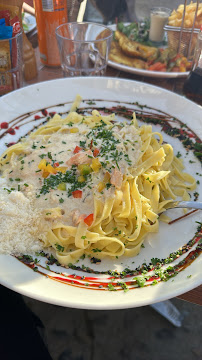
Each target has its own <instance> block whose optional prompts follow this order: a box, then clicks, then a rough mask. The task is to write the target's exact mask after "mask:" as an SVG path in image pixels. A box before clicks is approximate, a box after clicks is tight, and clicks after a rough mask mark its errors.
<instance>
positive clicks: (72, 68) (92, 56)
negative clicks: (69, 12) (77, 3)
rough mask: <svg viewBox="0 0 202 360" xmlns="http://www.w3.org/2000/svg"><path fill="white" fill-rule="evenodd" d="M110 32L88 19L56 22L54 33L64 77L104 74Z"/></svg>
mask: <svg viewBox="0 0 202 360" xmlns="http://www.w3.org/2000/svg"><path fill="white" fill-rule="evenodd" d="M112 35H113V32H112V31H111V30H110V29H109V28H107V27H106V26H104V25H101V24H94V23H90V22H81V23H77V22H72V23H67V24H62V25H60V26H58V27H57V29H56V37H57V42H58V47H59V52H60V60H61V67H62V70H63V74H64V77H67V76H101V75H104V74H105V71H106V67H107V61H108V54H109V50H110V45H111V40H112Z"/></svg>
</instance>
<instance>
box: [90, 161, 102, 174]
mask: <svg viewBox="0 0 202 360" xmlns="http://www.w3.org/2000/svg"><path fill="white" fill-rule="evenodd" d="M101 166H102V165H101V163H100V161H99V159H98V158H96V159H93V160H92V164H91V168H92V169H93V171H94V172H98V171H99V169H100V168H101Z"/></svg>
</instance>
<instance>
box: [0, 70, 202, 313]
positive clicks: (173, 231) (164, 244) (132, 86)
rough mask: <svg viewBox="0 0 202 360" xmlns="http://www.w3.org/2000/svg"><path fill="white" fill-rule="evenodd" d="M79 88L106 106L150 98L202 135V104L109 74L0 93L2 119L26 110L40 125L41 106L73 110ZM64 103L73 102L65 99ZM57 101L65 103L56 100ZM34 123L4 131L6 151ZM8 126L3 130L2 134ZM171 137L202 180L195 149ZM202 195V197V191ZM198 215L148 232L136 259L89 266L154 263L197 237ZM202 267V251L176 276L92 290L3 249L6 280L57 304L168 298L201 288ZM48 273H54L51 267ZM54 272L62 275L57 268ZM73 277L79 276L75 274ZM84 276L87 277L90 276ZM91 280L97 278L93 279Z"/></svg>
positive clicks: (126, 303)
mask: <svg viewBox="0 0 202 360" xmlns="http://www.w3.org/2000/svg"><path fill="white" fill-rule="evenodd" d="M78 93H79V94H80V95H81V96H82V98H83V99H84V100H93V103H94V102H95V101H96V100H97V102H96V104H97V105H100V106H102V107H103V106H105V107H111V106H117V105H120V106H124V105H126V106H127V107H128V108H131V109H133V108H134V107H135V105H132V104H129V103H133V104H134V103H135V102H138V103H139V104H143V105H145V104H146V105H147V106H150V107H152V108H156V109H159V110H160V111H164V112H166V113H168V114H171V116H174V117H176V118H178V119H180V120H181V121H182V122H183V123H185V124H187V126H189V128H191V130H192V131H194V132H195V133H196V134H197V135H198V136H200V137H202V136H201V135H202V130H201V129H202V127H201V110H202V108H201V107H200V106H198V105H196V104H194V103H192V102H191V101H189V100H186V99H185V98H184V97H181V96H179V95H176V94H174V93H172V92H169V91H166V90H163V89H162V88H158V87H155V86H151V85H148V84H143V83H141V82H135V81H129V80H123V79H116V78H105V77H102V78H99V77H91V78H90V77H85V78H67V79H58V80H52V81H48V82H42V83H39V84H35V85H31V86H29V87H25V88H22V89H20V90H17V91H15V92H13V93H10V94H8V95H6V96H3V97H1V98H0V109H1V114H3V116H2V117H1V121H0V122H5V121H8V122H10V123H12V121H13V119H16V118H18V119H20V118H19V117H21V116H22V115H23V114H26V113H29V114H30V115H29V118H31V119H32V120H33V123H34V124H35V125H37V124H38V123H40V122H41V121H43V120H44V119H43V118H42V119H39V120H34V116H35V115H36V114H37V113H38V114H40V115H42V113H41V112H40V111H39V110H40V109H44V108H47V110H48V111H49V112H52V111H60V112H61V111H64V110H68V109H69V108H70V103H71V102H72V101H73V100H74V98H75V96H76V95H77V94H78ZM63 103H67V104H65V105H61V104H63ZM57 104H60V105H59V106H56V105H57ZM82 106H84V107H86V106H88V107H89V106H91V107H94V106H96V105H95V104H92V105H89V104H88V103H87V102H83V103H82V104H81V107H82ZM147 110H148V108H147ZM23 119H24V117H23V116H22V118H21V123H23V121H24V122H26V121H25V120H23ZM33 123H32V126H33ZM18 125H19V124H18ZM30 128H31V123H28V124H27V125H26V124H25V125H24V126H22V128H20V130H18V129H16V134H15V135H14V136H13V135H11V134H7V135H6V136H5V137H3V138H2V139H1V140H0V151H1V152H2V151H3V150H4V149H5V143H9V142H13V141H16V140H17V139H18V138H19V137H20V136H21V135H23V134H25V133H27V132H28V131H29V130H30ZM154 129H157V130H158V131H161V127H160V126H154ZM182 129H184V128H182ZM186 130H187V128H186ZM191 130H188V132H189V133H190V132H191ZM4 131H5V130H0V135H1V134H2V133H3V132H4ZM165 139H166V140H167V141H169V142H170V143H171V144H173V146H174V149H175V153H177V152H178V151H180V153H181V154H182V156H183V158H184V161H185V166H186V168H188V169H187V170H188V171H189V172H190V173H191V174H193V175H194V176H195V177H196V179H197V180H200V179H201V177H200V176H198V175H196V172H201V167H200V163H199V161H198V160H197V159H196V158H195V157H194V155H193V153H192V152H189V153H188V155H187V154H186V153H187V151H186V150H185V148H184V147H183V146H182V144H181V142H180V141H179V140H178V139H177V138H173V137H170V136H168V135H165ZM190 160H191V162H190ZM193 161H194V162H193ZM197 191H198V192H199V189H197ZM199 199H200V200H201V197H199ZM178 211H180V214H181V211H182V210H179V209H178V210H172V212H170V215H171V217H175V216H177V215H178V214H179V213H178ZM196 221H199V222H201V221H202V212H200V211H198V212H196V213H195V214H193V215H191V216H189V217H187V218H185V219H183V220H181V221H179V222H176V223H175V224H173V225H167V224H163V223H161V224H160V231H159V233H158V234H157V235H150V236H149V237H148V238H147V240H146V241H145V248H143V249H142V250H141V252H140V254H139V255H138V256H136V257H135V258H134V259H131V258H121V259H118V260H117V259H116V260H115V261H112V260H105V261H102V263H101V264H100V265H92V264H91V263H90V261H89V259H85V260H84V264H85V266H92V267H93V268H94V269H95V270H103V269H105V270H109V269H110V270H115V269H117V270H121V271H122V270H123V269H124V268H126V267H129V268H134V267H137V266H139V265H141V264H142V263H144V262H146V263H147V264H148V263H149V262H150V260H151V258H154V257H158V258H160V259H162V258H165V257H167V256H168V255H169V254H170V253H171V252H174V251H176V250H178V249H179V248H180V247H181V246H182V245H184V244H186V243H187V242H188V241H189V240H190V239H192V237H193V236H194V233H195V232H196V228H197V226H198V224H196ZM186 255H187V253H186V254H185V256H186ZM41 261H43V259H42V260H41ZM133 261H135V264H133ZM177 261H178V260H177ZM82 263H83V262H82V261H81V264H82ZM201 267H202V256H199V257H198V258H197V259H196V260H195V261H194V262H192V264H191V265H190V266H188V267H187V268H186V269H185V270H183V271H182V272H180V273H179V274H178V275H177V276H176V277H174V278H173V279H170V280H169V281H167V282H161V283H159V284H157V285H155V286H147V287H143V288H135V289H132V290H129V291H128V292H127V293H125V292H124V291H123V290H121V291H107V290H104V291H103V290H102V289H96V290H95V289H94V290H92V289H91V286H89V287H88V286H84V287H76V286H75V284H74V285H73V284H71V286H70V285H67V284H64V283H61V282H58V281H55V280H53V279H51V278H47V277H45V276H42V275H41V274H40V273H38V272H34V271H33V270H32V269H30V268H29V267H27V266H25V265H24V264H23V263H21V262H20V261H19V260H17V259H16V258H14V257H12V256H10V255H0V283H1V284H3V285H5V286H6V287H8V288H10V289H12V290H14V291H16V292H19V293H21V294H24V295H26V296H29V297H31V298H34V299H38V300H41V301H44V302H47V303H51V304H57V305H61V306H68V307H74V308H83V309H121V308H131V307H137V306H143V305H147V304H151V303H155V302H159V301H163V300H165V299H169V298H172V297H175V296H177V295H180V294H182V293H185V292H187V291H189V290H191V289H193V288H195V287H196V286H198V285H200V284H201V283H202V278H201ZM40 269H41V268H40ZM51 269H52V270H56V271H59V272H61V271H64V268H61V267H57V266H55V265H54V266H53V267H51ZM65 272H66V274H67V275H69V274H77V275H78V276H82V275H84V276H89V274H86V273H83V272H81V271H78V270H75V271H73V270H71V269H67V270H65ZM48 274H49V275H50V273H49V272H48ZM51 274H52V275H53V276H56V274H55V273H51ZM190 275H191V276H190ZM90 276H92V277H95V275H93V274H90ZM98 277H99V276H98ZM103 278H104V281H106V278H107V276H106V275H104V276H103ZM72 280H73V281H74V278H72ZM82 281H83V283H85V282H87V280H86V279H85V280H82ZM123 281H125V280H123ZM83 283H82V284H83ZM89 283H91V282H90V281H89Z"/></svg>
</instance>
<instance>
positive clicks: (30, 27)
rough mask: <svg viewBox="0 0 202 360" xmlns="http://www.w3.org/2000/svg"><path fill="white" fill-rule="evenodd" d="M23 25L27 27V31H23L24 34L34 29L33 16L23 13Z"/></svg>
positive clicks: (34, 20) (34, 21) (34, 19)
mask: <svg viewBox="0 0 202 360" xmlns="http://www.w3.org/2000/svg"><path fill="white" fill-rule="evenodd" d="M23 24H26V25H27V26H28V30H25V34H28V33H29V32H30V31H32V30H34V29H35V28H36V18H35V16H33V15H31V14H28V13H27V12H25V13H24V19H23Z"/></svg>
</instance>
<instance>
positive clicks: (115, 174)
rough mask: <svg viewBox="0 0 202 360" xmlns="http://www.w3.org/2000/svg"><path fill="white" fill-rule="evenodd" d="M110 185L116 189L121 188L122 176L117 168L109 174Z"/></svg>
mask: <svg viewBox="0 0 202 360" xmlns="http://www.w3.org/2000/svg"><path fill="white" fill-rule="evenodd" d="M110 181H111V184H112V185H114V186H115V187H116V188H117V189H120V188H121V185H122V181H123V175H122V173H121V171H120V170H119V169H118V168H117V166H116V167H115V168H114V170H113V171H112V174H111V180H110Z"/></svg>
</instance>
